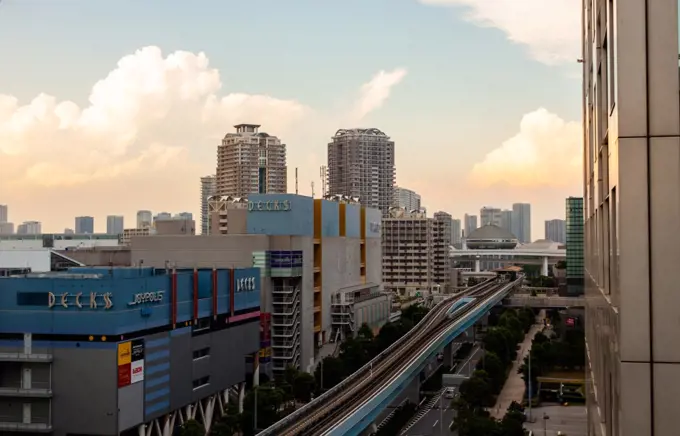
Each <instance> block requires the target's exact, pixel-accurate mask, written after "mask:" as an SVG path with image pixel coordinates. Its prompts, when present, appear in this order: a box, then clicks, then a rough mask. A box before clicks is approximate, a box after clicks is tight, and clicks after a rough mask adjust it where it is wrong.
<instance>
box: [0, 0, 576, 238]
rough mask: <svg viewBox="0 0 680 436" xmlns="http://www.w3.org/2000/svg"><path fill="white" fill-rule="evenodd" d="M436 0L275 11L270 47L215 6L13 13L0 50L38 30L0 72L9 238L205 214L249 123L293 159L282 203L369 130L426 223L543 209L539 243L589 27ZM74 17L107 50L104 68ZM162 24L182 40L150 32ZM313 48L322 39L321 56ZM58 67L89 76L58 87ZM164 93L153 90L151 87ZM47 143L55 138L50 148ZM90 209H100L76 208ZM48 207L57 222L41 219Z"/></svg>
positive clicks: (571, 138)
mask: <svg viewBox="0 0 680 436" xmlns="http://www.w3.org/2000/svg"><path fill="white" fill-rule="evenodd" d="M152 3H153V2H152ZM434 3H435V2H432V1H415V0H408V1H407V0H396V1H390V2H387V1H385V0H376V1H375V2H371V3H370V4H366V3H365V2H358V1H356V0H348V2H344V3H343V4H342V5H325V6H324V7H319V6H316V5H313V4H310V5H306V6H305V7H302V8H299V7H287V8H283V7H282V6H281V5H280V4H278V3H276V2H272V1H265V2H264V4H263V5H261V6H262V7H263V8H264V9H263V10H266V13H263V14H261V17H260V20H261V21H262V23H263V31H262V32H258V33H257V34H256V35H253V34H252V32H250V31H249V24H248V23H247V22H242V20H237V19H235V17H237V16H239V14H241V15H243V14H247V13H248V8H247V7H245V6H243V5H236V6H234V5H225V4H222V3H220V2H214V1H208V2H207V3H206V5H207V7H208V8H209V9H210V13H206V12H199V11H196V10H194V9H192V8H190V7H189V6H188V5H183V4H181V3H180V2H168V3H166V4H164V7H163V8H160V9H161V10H159V8H157V7H155V6H153V5H152V4H151V3H149V4H145V5H139V4H137V3H132V2H126V1H123V2H120V3H119V4H118V6H117V9H116V11H115V13H113V12H112V11H109V10H108V8H106V6H104V5H95V4H92V3H91V2H84V1H82V0H75V1H73V2H69V3H68V4H66V5H61V6H59V7H57V6H56V5H51V4H46V5H43V6H42V7H41V8H40V9H41V12H42V13H40V14H37V13H35V12H34V11H35V9H34V8H32V7H30V6H29V5H27V4H25V3H23V2H3V4H2V6H1V9H0V38H3V39H5V40H12V39H16V38H14V37H13V35H15V34H23V30H22V28H20V27H17V26H18V23H26V22H29V23H30V24H31V27H33V28H35V29H38V31H37V33H35V34H32V35H30V37H27V38H22V40H21V42H20V43H19V44H16V45H14V46H11V47H7V48H4V49H3V50H4V52H5V53H4V54H5V56H6V57H7V58H11V59H13V61H14V65H15V68H12V69H5V70H3V71H0V102H1V103H0V107H2V110H0V126H1V127H0V144H2V145H0V159H2V160H3V162H6V163H7V165H6V168H9V169H10V170H9V171H3V174H2V175H0V199H2V200H0V201H2V202H3V203H7V204H10V205H12V210H13V215H12V216H13V218H12V220H13V221H14V222H15V223H19V222H23V221H26V220H43V222H44V228H45V230H46V231H60V230H61V229H63V228H64V227H71V226H73V222H72V219H73V216H76V215H92V216H94V217H95V218H96V221H95V225H96V230H99V231H103V229H104V224H105V221H104V218H105V216H106V215H107V214H109V213H112V212H115V213H121V214H123V215H124V216H125V219H126V220H127V221H128V222H134V218H135V217H134V214H135V213H136V210H137V209H141V208H146V209H152V210H165V209H167V210H189V211H191V212H193V213H194V216H199V215H200V213H199V212H200V209H199V208H200V204H199V203H198V202H197V201H196V199H197V198H199V189H200V186H199V183H198V182H197V181H198V180H199V178H200V177H201V176H204V175H206V174H212V173H214V167H215V163H214V160H215V144H217V143H219V140H220V139H221V138H222V137H223V136H224V135H225V134H226V133H227V132H229V131H231V129H232V127H231V126H233V125H235V124H237V123H239V122H245V123H257V124H261V125H262V126H263V129H264V130H266V131H267V132H273V134H275V135H277V136H278V137H279V138H281V140H282V141H283V142H284V143H285V144H287V145H288V159H287V166H288V175H287V176H288V177H287V178H288V187H287V188H288V192H295V169H296V168H297V169H298V174H299V183H298V185H299V192H300V193H301V194H305V195H310V194H311V182H314V183H315V186H316V191H317V192H320V190H321V180H320V179H319V167H320V166H321V165H323V164H325V163H326V145H327V144H328V142H329V140H330V137H331V136H332V135H333V134H334V132H335V131H337V130H338V129H341V128H354V127H375V128H378V129H380V130H382V131H384V132H387V133H388V134H389V136H390V137H391V138H392V139H393V140H394V141H395V144H396V150H395V166H396V174H397V177H396V184H397V185H399V186H405V187H408V188H409V189H412V190H414V191H416V192H418V193H419V194H420V195H421V196H422V198H423V201H424V204H426V205H427V207H428V209H429V210H431V211H437V210H443V211H447V212H448V213H450V214H451V215H453V216H454V217H462V216H463V214H464V213H465V212H470V211H474V210H476V209H478V207H479V204H483V203H486V204H500V203H501V202H504V200H505V199H506V198H513V200H514V201H519V202H526V203H531V204H532V205H533V210H532V228H535V229H536V228H541V227H542V224H543V222H544V220H545V219H549V218H555V217H556V216H555V212H554V211H556V210H557V211H560V213H561V210H562V209H563V208H562V207H561V206H562V205H561V201H562V199H563V198H565V197H567V196H569V195H581V192H582V187H581V184H582V183H581V180H580V174H581V172H580V171H581V170H580V157H579V156H580V146H579V144H580V142H581V139H582V137H581V131H582V129H581V126H580V123H578V122H574V121H573V120H577V119H579V118H580V111H581V107H580V103H579V102H578V99H576V98H574V97H573V95H577V94H578V93H580V80H579V78H578V75H577V73H578V71H579V66H578V64H576V62H575V59H577V58H578V57H579V54H580V44H579V36H578V31H577V28H578V23H579V21H580V12H579V11H578V10H577V9H578V8H572V9H573V10H570V9H568V8H566V7H565V4H567V3H569V2H560V4H559V5H556V6H555V8H554V10H552V9H551V10H550V11H541V13H537V14H533V13H532V14H520V15H523V16H520V17H518V16H515V15H513V18H512V19H507V20H505V19H500V18H499V17H502V16H503V12H504V9H503V8H506V7H507V6H503V5H489V6H480V5H482V3H480V2H475V1H473V0H469V1H465V2H460V1H450V2H446V1H441V0H440V1H438V2H436V3H437V5H435V4H434ZM447 3H449V4H450V5H456V4H458V5H462V6H464V7H461V8H448V7H445V6H446V4H447ZM165 5H167V6H165ZM517 7H520V8H521V7H528V6H517ZM384 8H389V9H390V10H391V11H392V13H391V14H389V16H387V17H385V20H387V21H386V22H385V26H384V27H385V30H384V32H383V33H381V36H380V37H379V38H375V37H374V36H375V35H374V33H373V31H374V26H373V23H372V21H373V18H372V17H371V15H372V13H373V12H374V13H375V14H380V11H382V10H384ZM76 10H77V11H78V13H76V12H75V11H76ZM357 11H361V12H362V13H360V14H358V13H357ZM382 15H384V14H382ZM76 16H78V17H80V18H78V20H81V19H83V18H85V21H87V22H88V23H89V24H88V25H89V26H93V28H97V32H98V33H100V34H101V35H102V38H104V39H106V40H108V41H110V43H108V44H107V45H105V46H102V47H101V48H100V49H98V51H97V53H95V54H94V55H93V54H92V53H91V50H90V47H89V46H88V44H87V43H86V41H84V40H83V39H82V38H81V36H80V35H82V32H83V31H88V30H87V29H83V28H82V26H83V25H82V22H81V21H78V22H76V21H73V20H74V17H76ZM130 16H133V17H132V18H131V19H130V18H129V17H130ZM124 17H125V22H126V26H125V30H123V28H122V27H121V26H120V25H119V23H120V22H121V20H123V19H124ZM225 17H227V18H226V20H227V22H228V23H226V22H225ZM342 17H345V18H342ZM471 17H476V18H471ZM282 19H283V20H287V22H289V23H290V27H291V28H292V29H290V30H289V31H288V35H289V37H290V38H292V41H297V42H296V43H291V44H288V45H289V47H288V49H287V50H281V48H280V47H279V46H278V45H277V42H276V41H275V40H276V38H272V33H271V32H272V31H273V29H275V28H276V26H275V25H274V24H275V23H276V22H280V20H282ZM343 19H347V20H351V22H353V24H354V27H356V32H354V33H353V35H352V36H351V37H347V35H343V36H342V37H340V35H341V34H343V33H344V32H341V31H340V30H339V29H338V30H337V31H336V30H335V27H333V26H331V27H332V29H324V30H328V31H319V32H316V30H321V29H320V28H319V29H316V27H314V26H316V25H315V24H313V23H325V24H326V25H327V24H328V23H331V22H333V23H335V22H342V20H343ZM150 20H151V21H153V22H161V23H163V24H164V26H163V27H164V28H176V29H178V32H172V34H171V33H168V32H164V31H162V30H161V29H156V28H150V27H149V26H147V25H145V23H148V22H149V21H150ZM425 23H427V24H425ZM227 24H228V25H227ZM269 24H271V27H270V26H269ZM480 24H482V25H480ZM57 27H58V28H59V29H62V30H63V29H64V28H67V29H69V30H68V31H61V30H60V31H57ZM493 27H495V28H496V29H493ZM572 27H573V29H572ZM404 28H410V29H413V30H414V32H403V31H402V29H404ZM548 28H549V29H551V32H550V33H551V36H550V37H549V38H546V37H545V33H546V32H545V31H544V30H545V29H548ZM182 29H192V31H188V30H187V31H186V32H184V31H181V30H182ZM196 29H199V31H196ZM523 29H525V30H523ZM331 30H332V31H331ZM498 30H500V32H499V31H498ZM215 32H218V34H220V35H223V36H222V37H221V38H218V39H219V40H220V41H223V40H225V39H230V38H235V39H238V38H240V35H241V34H242V32H247V34H248V35H250V36H249V39H248V44H246V45H242V46H237V47H236V48H235V50H234V51H230V52H229V53H228V54H225V52H224V50H223V47H222V44H221V43H219V42H218V39H215V38H214V37H212V36H211V35H214V34H215ZM309 32H314V33H315V34H318V37H316V38H314V41H310V39H309V38H308V37H306V36H305V35H307V34H308V33H309ZM175 34H183V35H184V36H183V37H182V39H181V40H178V39H177V38H176V37H175V36H174V35H175ZM185 34H186V35H185ZM48 35H49V36H48ZM55 35H57V36H56V37H55ZM46 40H47V41H50V42H51V43H53V44H55V46H58V47H68V50H66V49H65V50H58V51H57V53H58V54H59V56H60V57H59V59H58V60H57V59H55V57H54V56H55V53H54V52H55V50H54V49H53V48H52V47H50V46H49V44H48V46H46V45H45V44H44V41H46ZM470 40H474V41H476V44H473V45H474V46H475V47H484V50H485V51H487V52H490V53H493V54H494V55H493V56H490V57H488V58H486V57H485V58H480V57H479V56H478V53H479V50H478V48H473V47H472V46H471V45H470V44H468V43H467V42H466V43H465V44H463V43H462V42H460V43H459V42H458V41H470ZM366 41H371V42H370V43H369V44H367V43H366ZM424 47H427V49H426V50H424V49H423V48H424ZM430 47H432V48H430ZM442 50H444V51H446V52H450V53H455V56H453V55H452V56H444V57H442V56H441V51H442ZM284 52H285V54H286V55H285V56H282V53H284ZM26 53H30V54H31V55H30V56H27V55H26ZM310 53H315V56H310ZM368 53H370V61H369V62H366V61H365V59H367V54H368ZM338 58H342V59H344V60H343V62H342V68H337V66H335V65H334V64H335V63H336V62H335V60H336V59H338ZM262 59H267V63H268V64H270V65H271V66H272V68H269V69H268V68H262V69H260V70H259V71H257V72H256V73H254V72H253V68H251V67H250V66H249V65H250V64H252V63H253V62H255V63H257V62H263V61H262ZM492 59H493V60H492ZM54 62H58V63H60V64H64V65H69V64H73V65H75V64H78V65H80V67H79V68H78V69H76V70H75V71H70V73H69V74H54V72H53V71H51V68H49V66H50V65H52V64H54ZM499 63H500V64H503V74H498V72H497V65H498V64H499ZM70 70H72V69H70ZM21 71H31V72H32V74H30V75H26V74H20V73H19V72H21ZM273 71H276V72H275V73H274V72H273ZM151 77H156V78H159V80H158V81H156V82H155V83H156V85H155V86H152V87H147V85H146V84H147V83H150V82H148V80H149V78H151ZM470 77H475V79H474V80H472V81H471V80H469V78H470ZM123 84H126V86H123ZM490 84H493V86H492V88H489V86H490ZM490 89H492V92H489V90H490ZM517 102H519V103H517ZM413 108H418V110H417V111H414V110H413ZM95 120H97V121H96V122H95ZM452 120H453V122H452ZM489 124H492V125H493V128H489ZM443 126H446V127H443ZM10 131H11V132H14V133H13V134H12V135H11V136H8V134H7V132H10ZM38 131H40V132H41V134H40V135H38V134H36V133H35V132H38ZM448 131H451V132H455V134H449V133H448ZM423 132H437V134H436V135H424V134H423ZM44 135H48V136H50V137H51V138H52V140H51V141H50V144H49V147H50V151H49V152H48V151H47V149H45V148H44V147H45V146H47V144H45V142H44V141H42V140H40V138H44ZM518 151H519V152H518ZM522 155H525V156H526V158H522V159H520V158H518V156H522ZM572 161H573V162H572ZM572 164H573V165H572ZM119 180H121V181H123V182H122V183H121V182H118V181H119ZM178 180H182V181H184V182H183V183H177V181H178ZM452 186H453V187H455V188H454V189H451V187H452ZM18 187H21V189H18ZM170 187H171V189H169V188H170ZM56 193H60V194H59V195H57V194H56ZM317 196H318V195H317ZM29 197H30V198H31V199H32V200H31V201H27V200H26V198H29ZM95 197H99V198H107V201H106V202H101V203H97V204H92V203H93V202H91V201H83V199H84V198H95ZM57 198H59V199H60V200H59V203H55V202H56V199H57ZM45 205H47V206H48V207H50V209H51V210H53V212H52V213H50V216H45V217H43V216H40V211H41V210H44V207H45ZM57 205H58V206H59V207H56V206H57ZM557 218H561V215H560V216H557Z"/></svg>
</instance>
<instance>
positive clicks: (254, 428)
mask: <svg viewBox="0 0 680 436" xmlns="http://www.w3.org/2000/svg"><path fill="white" fill-rule="evenodd" d="M253 394H254V395H255V413H254V414H253V415H254V419H255V422H254V423H253V430H255V433H257V386H255V389H253Z"/></svg>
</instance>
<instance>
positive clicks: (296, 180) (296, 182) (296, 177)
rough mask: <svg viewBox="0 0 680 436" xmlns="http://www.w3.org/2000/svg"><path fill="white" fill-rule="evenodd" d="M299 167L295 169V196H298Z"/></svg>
mask: <svg viewBox="0 0 680 436" xmlns="http://www.w3.org/2000/svg"><path fill="white" fill-rule="evenodd" d="M297 170H298V169H297V167H295V195H298V171H297Z"/></svg>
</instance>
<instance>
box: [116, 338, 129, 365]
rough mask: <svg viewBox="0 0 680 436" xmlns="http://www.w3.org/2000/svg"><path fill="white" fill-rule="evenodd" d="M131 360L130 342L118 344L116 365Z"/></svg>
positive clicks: (124, 363) (125, 363)
mask: <svg viewBox="0 0 680 436" xmlns="http://www.w3.org/2000/svg"><path fill="white" fill-rule="evenodd" d="M130 362H132V343H130V342H123V343H122V344H118V366H120V365H127V364H128V363H130Z"/></svg>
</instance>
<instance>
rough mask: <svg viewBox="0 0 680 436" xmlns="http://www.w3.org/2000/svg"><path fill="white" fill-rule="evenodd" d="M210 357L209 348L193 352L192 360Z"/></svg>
mask: <svg viewBox="0 0 680 436" xmlns="http://www.w3.org/2000/svg"><path fill="white" fill-rule="evenodd" d="M209 355H210V347H206V348H201V349H200V350H196V351H194V360H196V359H200V358H202V357H206V356H209Z"/></svg>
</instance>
